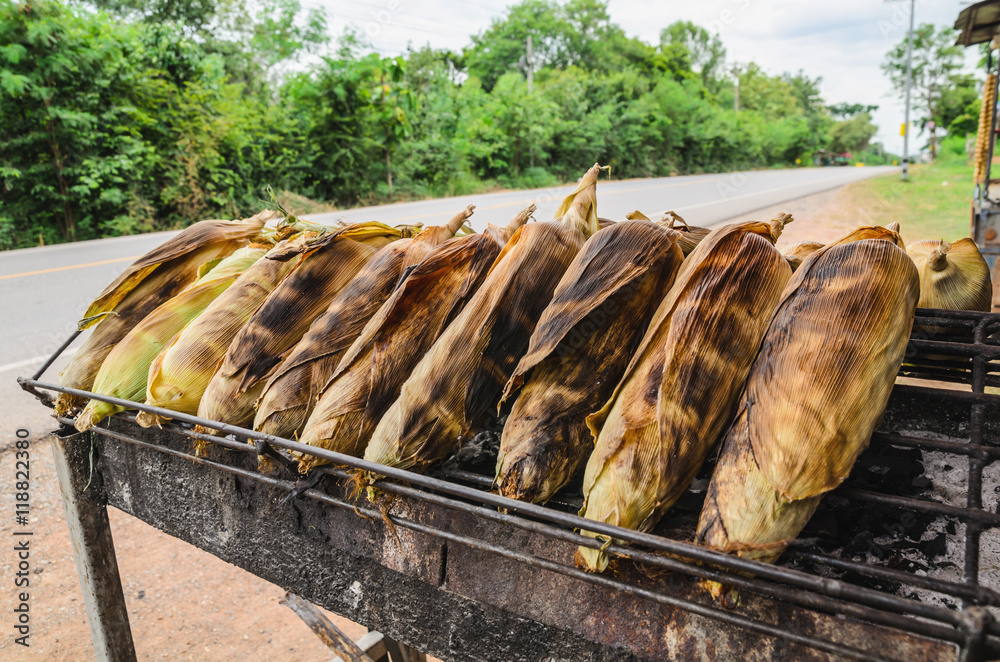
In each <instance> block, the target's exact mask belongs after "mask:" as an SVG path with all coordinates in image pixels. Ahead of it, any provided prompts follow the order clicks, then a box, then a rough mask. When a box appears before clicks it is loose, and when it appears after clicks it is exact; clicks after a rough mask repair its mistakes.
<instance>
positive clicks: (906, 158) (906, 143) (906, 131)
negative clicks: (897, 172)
mask: <svg viewBox="0 0 1000 662" xmlns="http://www.w3.org/2000/svg"><path fill="white" fill-rule="evenodd" d="M915 5H916V0H910V31H909V33H908V34H907V35H906V123H905V124H904V125H903V172H902V180H903V181H904V182H905V181H906V177H907V175H908V174H909V170H910V87H912V85H913V13H914V9H915Z"/></svg>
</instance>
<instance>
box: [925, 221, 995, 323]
mask: <svg viewBox="0 0 1000 662" xmlns="http://www.w3.org/2000/svg"><path fill="white" fill-rule="evenodd" d="M906 252H907V254H908V255H909V256H910V258H911V259H912V260H913V263H914V264H915V265H917V272H918V273H919V274H920V302H919V303H918V304H917V305H918V306H919V307H921V308H944V309H946V310H981V311H984V312H989V311H990V299H991V297H992V296H993V283H992V281H991V279H990V268H989V265H987V264H986V260H984V259H983V256H982V253H980V252H979V248H978V247H977V246H976V242H974V241H973V240H972V239H969V238H965V239H959V240H958V241H956V242H954V243H951V244H949V243H948V242H946V241H935V240H924V241H918V242H915V243H913V244H910V245H909V246H908V247H907V248H906Z"/></svg>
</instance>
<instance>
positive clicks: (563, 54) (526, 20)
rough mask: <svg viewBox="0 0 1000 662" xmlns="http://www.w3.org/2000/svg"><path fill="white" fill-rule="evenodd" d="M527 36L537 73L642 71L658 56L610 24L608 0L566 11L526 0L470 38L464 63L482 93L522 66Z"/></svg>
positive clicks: (581, 2) (549, 1)
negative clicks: (552, 70) (630, 68)
mask: <svg viewBox="0 0 1000 662" xmlns="http://www.w3.org/2000/svg"><path fill="white" fill-rule="evenodd" d="M528 35H531V39H532V50H533V56H534V60H535V64H536V66H537V67H539V68H542V67H552V68H558V69H565V68H566V67H569V66H576V67H580V68H581V69H584V70H586V71H600V72H610V71H618V70H621V69H622V68H624V67H626V66H629V65H642V64H644V63H646V61H647V60H648V59H649V58H650V57H651V56H652V55H653V53H654V49H653V48H652V47H650V46H649V45H648V44H644V43H643V42H641V41H639V40H637V39H630V38H629V37H627V36H626V35H625V32H624V30H622V29H621V27H620V26H618V25H616V24H615V23H613V22H612V21H611V17H610V15H609V14H608V3H607V2H606V1H605V0H570V1H569V2H568V3H566V4H565V5H560V4H558V3H556V2H554V1H553V0H522V2H520V3H518V4H516V5H513V6H511V7H509V8H508V9H507V13H506V15H505V16H504V17H503V18H500V19H496V20H494V21H493V23H492V24H491V25H490V27H489V28H487V29H486V30H485V31H484V32H482V33H480V34H478V35H474V36H473V37H472V46H470V47H469V48H467V49H466V50H465V58H464V59H465V63H466V66H467V67H468V73H469V74H470V75H472V76H475V77H477V78H478V79H479V80H480V82H481V83H482V85H483V88H484V89H486V90H487V91H489V90H492V89H493V85H495V84H496V82H497V80H498V79H499V78H500V77H501V76H502V75H504V74H505V73H507V72H509V71H511V69H513V68H514V67H517V66H518V65H519V63H521V62H522V58H523V56H524V54H525V45H526V42H527V39H528Z"/></svg>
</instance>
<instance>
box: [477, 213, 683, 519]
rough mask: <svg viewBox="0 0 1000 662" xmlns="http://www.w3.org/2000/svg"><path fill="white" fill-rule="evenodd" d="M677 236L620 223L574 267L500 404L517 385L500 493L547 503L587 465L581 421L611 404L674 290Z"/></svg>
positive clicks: (589, 441) (588, 442)
mask: <svg viewBox="0 0 1000 662" xmlns="http://www.w3.org/2000/svg"><path fill="white" fill-rule="evenodd" d="M677 237H678V234H677V233H676V232H674V231H672V230H667V229H665V228H663V227H661V226H658V225H656V224H653V223H650V222H648V221H641V220H635V221H632V220H630V221H625V222H623V223H618V224H616V225H614V226H612V227H609V228H607V229H605V230H601V231H600V232H598V233H597V234H595V235H594V236H592V237H591V238H590V239H589V240H588V241H587V243H586V244H585V245H584V247H583V249H582V250H581V251H580V253H579V254H578V255H577V257H576V259H574V260H573V263H572V264H571V265H570V267H569V269H568V270H567V271H566V273H565V275H564V276H563V278H562V280H561V281H560V282H559V285H558V286H557V287H556V291H555V294H554V295H553V297H552V302H551V303H550V304H549V305H548V307H547V308H546V309H545V312H544V313H542V317H541V319H540V320H539V322H538V326H536V327H535V332H534V333H533V334H532V336H531V342H530V343H529V346H528V353H527V354H526V355H525V356H524V357H523V358H522V359H521V362H520V363H519V364H518V366H517V369H516V370H515V371H514V374H513V376H512V377H511V379H510V381H509V382H508V383H507V386H506V388H505V390H504V399H507V398H510V397H512V396H513V395H515V394H517V390H518V389H519V388H521V385H522V383H523V384H524V386H523V388H521V391H520V394H519V395H517V399H516V401H515V402H514V407H513V409H512V410H511V413H510V415H509V416H508V418H507V422H506V424H505V425H504V429H503V436H502V439H501V443H500V455H499V457H498V458H497V484H498V485H499V488H500V493H501V494H503V495H504V496H508V497H511V498H515V499H522V500H526V501H534V502H544V501H547V500H548V499H549V498H550V497H551V496H552V495H553V494H555V493H556V491H558V490H559V489H560V488H561V487H562V486H563V485H565V484H566V483H567V482H568V481H569V480H570V479H571V478H572V477H573V475H574V474H575V473H576V472H577V470H578V469H579V468H580V467H581V466H582V465H583V463H584V462H585V461H586V459H587V457H588V456H589V455H590V451H591V450H592V449H593V447H594V440H593V436H592V435H591V433H590V430H589V429H588V427H587V422H586V418H587V416H588V415H589V414H591V413H592V412H594V411H596V410H598V409H600V408H601V406H602V405H603V404H604V403H605V402H606V401H607V399H608V397H609V396H610V395H611V393H612V391H613V390H614V388H615V386H616V385H617V384H618V380H619V379H620V378H621V376H622V373H623V372H624V371H625V368H626V366H627V365H628V362H629V359H630V358H631V357H632V353H633V352H634V351H635V349H636V346H637V345H638V344H639V341H640V340H641V339H642V335H643V333H644V332H645V330H646V325H647V323H648V322H649V319H650V317H651V315H652V313H653V311H654V310H656V306H657V304H659V302H660V300H662V299H663V297H664V295H665V294H666V292H667V290H668V289H669V288H670V286H671V285H672V284H673V281H674V278H675V276H676V275H677V270H678V269H679V268H680V265H681V262H682V261H683V260H684V254H683V253H682V252H681V249H680V247H679V246H678V245H677ZM529 371H530V376H528V377H527V381H526V382H525V378H526V375H528V374H529Z"/></svg>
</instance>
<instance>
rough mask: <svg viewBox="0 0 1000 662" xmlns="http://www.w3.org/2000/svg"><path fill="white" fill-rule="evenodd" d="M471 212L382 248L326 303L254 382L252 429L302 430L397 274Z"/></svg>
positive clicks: (273, 431) (274, 431)
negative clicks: (258, 393) (282, 357)
mask: <svg viewBox="0 0 1000 662" xmlns="http://www.w3.org/2000/svg"><path fill="white" fill-rule="evenodd" d="M473 209H474V208H473V207H472V206H471V205H470V206H469V207H466V208H465V209H464V210H462V211H461V212H459V213H458V214H456V215H455V216H454V217H453V218H451V219H450V220H449V221H448V222H447V223H444V224H442V225H439V226H432V227H429V228H427V229H425V230H423V231H422V232H420V233H419V234H418V235H417V236H416V237H413V238H412V239H402V240H400V241H397V242H393V243H392V244H391V245H389V246H385V247H384V248H382V249H381V250H379V252H378V253H376V254H375V256H374V257H373V258H372V259H371V260H370V261H369V262H368V264H366V265H365V267H364V268H363V269H361V270H360V271H359V272H358V273H357V275H356V276H355V278H353V279H352V280H351V281H350V283H349V284H348V285H347V286H346V287H344V288H343V291H341V292H339V293H338V294H337V295H336V296H335V297H333V298H332V300H329V304H328V305H327V306H326V310H325V312H323V314H322V315H320V316H319V317H317V318H316V319H315V321H313V323H312V324H311V325H310V326H309V327H308V329H307V330H306V331H305V334H304V335H303V334H301V333H300V334H299V336H300V337H299V338H296V340H297V342H296V343H294V346H292V348H291V350H290V351H289V353H288V356H287V358H286V359H285V360H284V361H283V362H282V363H281V365H280V366H278V367H277V369H276V370H275V371H274V373H273V375H267V381H265V382H263V383H261V382H260V381H258V382H257V388H259V389H260V390H261V392H262V395H261V396H260V398H259V404H258V405H257V412H256V416H255V417H254V429H255V430H258V431H261V432H265V433H267V434H273V435H277V436H281V437H292V436H295V435H298V434H299V433H300V432H301V431H302V428H303V426H304V425H305V423H306V420H307V419H308V417H309V413H310V412H311V411H312V408H313V407H314V406H315V405H316V399H317V398H318V397H319V394H320V392H321V391H322V389H323V387H324V386H326V384H327V383H328V381H329V379H330V376H331V375H332V374H333V371H334V369H335V368H336V367H337V364H338V363H339V362H340V359H341V357H342V356H343V354H344V352H345V351H346V350H347V349H348V348H349V347H350V346H351V343H353V342H354V340H355V339H356V338H357V337H358V335H359V334H360V333H361V330H362V329H363V328H364V326H365V324H366V323H367V322H368V320H369V319H371V317H372V316H373V315H374V314H375V313H376V312H377V311H378V309H379V307H380V306H381V305H382V304H383V303H384V302H385V300H386V299H387V298H389V295H390V294H391V293H392V291H393V288H394V287H395V286H396V284H397V283H398V282H399V280H400V277H401V276H402V274H403V273H404V272H405V271H406V270H407V269H410V268H412V267H413V266H415V265H416V264H418V263H419V262H420V261H421V260H423V259H424V257H426V256H427V254H428V253H429V252H430V251H431V250H433V249H434V248H435V247H436V246H438V245H439V244H440V243H441V242H443V241H445V240H446V239H448V238H450V237H452V236H453V235H454V234H455V232H457V231H458V229H459V228H460V227H461V226H462V225H463V224H464V223H465V221H466V220H467V219H468V218H469V217H470V216H471V215H472V211H473ZM237 395H238V397H239V394H237ZM251 395H253V394H251Z"/></svg>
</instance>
